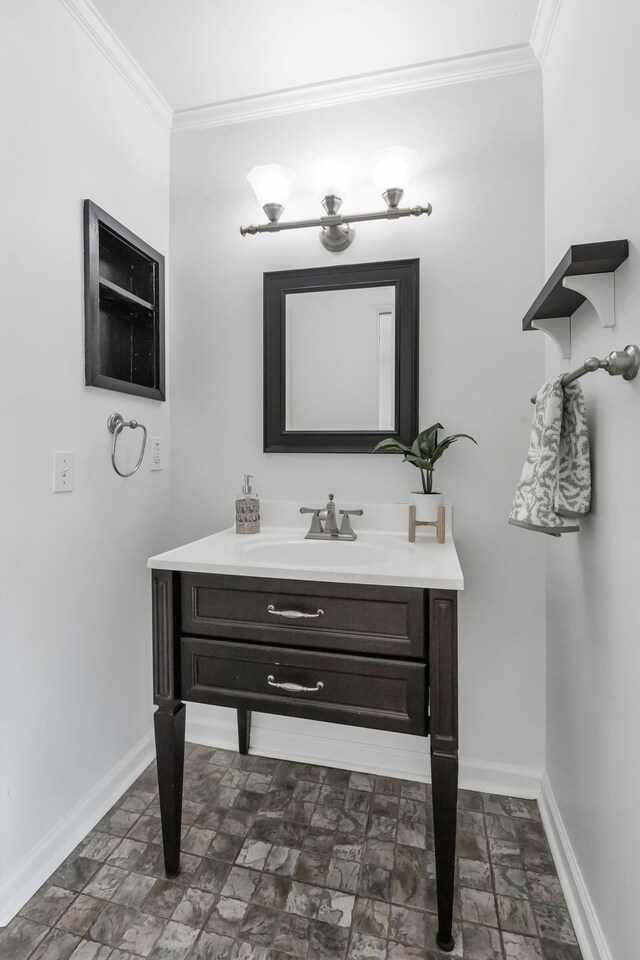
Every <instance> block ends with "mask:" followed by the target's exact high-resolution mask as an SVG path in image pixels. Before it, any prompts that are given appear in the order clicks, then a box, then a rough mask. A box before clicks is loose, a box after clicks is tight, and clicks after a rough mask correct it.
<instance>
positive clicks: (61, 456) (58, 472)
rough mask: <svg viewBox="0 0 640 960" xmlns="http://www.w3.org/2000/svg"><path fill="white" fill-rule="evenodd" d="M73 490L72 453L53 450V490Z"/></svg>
mask: <svg viewBox="0 0 640 960" xmlns="http://www.w3.org/2000/svg"><path fill="white" fill-rule="evenodd" d="M72 490H73V453H71V451H69V450H54V451H53V492H54V493H71V491H72Z"/></svg>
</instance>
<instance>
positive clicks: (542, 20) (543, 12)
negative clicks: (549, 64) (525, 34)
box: [531, 0, 562, 64]
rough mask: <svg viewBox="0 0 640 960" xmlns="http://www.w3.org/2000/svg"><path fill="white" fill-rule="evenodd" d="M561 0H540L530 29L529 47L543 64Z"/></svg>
mask: <svg viewBox="0 0 640 960" xmlns="http://www.w3.org/2000/svg"><path fill="white" fill-rule="evenodd" d="M561 6H562V0H540V2H539V4H538V9H537V10H536V16H535V20H534V21H533V28H532V30H531V49H532V50H533V52H534V54H535V55H536V57H537V58H538V61H539V62H540V64H543V63H544V61H545V57H546V56H547V51H548V49H549V44H550V43H551V37H552V36H553V31H554V28H555V25H556V21H557V19H558V14H559V13H560V7H561Z"/></svg>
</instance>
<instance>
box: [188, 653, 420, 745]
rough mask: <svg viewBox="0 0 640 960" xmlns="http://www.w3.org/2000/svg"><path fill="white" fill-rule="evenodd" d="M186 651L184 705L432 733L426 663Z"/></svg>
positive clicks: (328, 655) (318, 655)
mask: <svg viewBox="0 0 640 960" xmlns="http://www.w3.org/2000/svg"><path fill="white" fill-rule="evenodd" d="M181 647H182V696H183V698H184V699H185V700H193V701H197V702H201V703H213V704H217V705H220V706H226V707H235V708H238V707H240V708H245V709H250V710H259V711H261V712H263V713H278V714H284V715H286V716H298V717H303V718H305V719H309V720H329V721H331V722H333V723H349V724H353V725H355V726H361V727H374V728H377V729H382V730H397V731H399V732H401V733H414V734H418V735H420V734H425V733H426V713H427V704H426V666H425V665H424V664H419V663H409V662H406V661H405V662H403V661H398V660H382V659H376V658H373V657H362V656H360V657H351V656H345V655H344V654H343V655H340V654H326V653H316V652H315V651H308V650H299V649H297V650H296V649H291V648H286V647H269V646H261V645H256V644H249V643H231V642H229V641H225V640H207V639H203V638H198V637H182V639H181ZM278 683H280V684H282V683H286V684H294V685H297V686H299V687H307V688H311V689H309V690H306V691H302V690H292V689H286V688H282V687H277V686H274V684H278Z"/></svg>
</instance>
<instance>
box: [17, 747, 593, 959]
mask: <svg viewBox="0 0 640 960" xmlns="http://www.w3.org/2000/svg"><path fill="white" fill-rule="evenodd" d="M430 803H431V798H430V789H429V787H428V786H427V785H424V784H419V783H413V782H409V781H405V780H395V779H391V778H388V777H376V776H372V775H370V774H365V773H350V772H349V771H345V770H334V769H328V768H325V767H316V766H311V765H303V764H298V763H289V762H286V761H279V760H273V759H269V758H266V757H255V756H249V757H242V756H240V755H238V754H236V753H233V752H231V751H228V750H215V749H210V748H208V747H201V746H194V745H189V746H188V748H187V759H186V762H185V790H184V817H183V841H182V848H183V851H184V852H183V854H182V872H181V874H180V876H179V878H178V879H177V880H176V881H168V880H166V879H165V878H164V872H163V867H162V853H161V847H160V820H159V809H158V798H157V783H156V774H155V768H154V767H153V766H152V767H150V768H149V769H148V770H147V771H145V773H143V774H142V776H141V777H139V779H138V780H137V782H136V783H135V784H134V785H133V787H131V789H130V790H129V791H128V792H127V793H126V794H125V795H124V796H123V797H122V798H121V799H120V800H119V801H118V803H117V804H116V805H115V806H114V807H113V808H112V810H111V811H110V812H109V813H108V814H107V816H105V817H104V819H103V820H102V821H101V822H100V823H99V824H98V825H97V826H96V827H95V829H94V830H92V831H91V833H90V834H89V835H88V836H87V837H86V838H85V839H84V840H83V841H82V843H81V844H80V845H79V846H78V847H77V848H76V850H74V851H73V853H72V854H71V855H70V856H69V857H68V859H67V860H66V861H65V862H64V863H63V864H62V866H61V867H60V868H59V869H58V870H56V872H55V873H54V874H53V876H51V877H50V878H49V880H48V881H47V883H46V884H44V886H43V887H41V889H40V890H39V891H38V892H37V893H36V894H35V896H34V897H33V898H32V899H31V900H30V902H29V903H28V904H26V906H25V907H24V908H23V909H22V910H21V911H20V914H19V916H17V917H16V918H15V919H14V920H12V921H11V923H10V924H9V925H8V926H7V927H5V928H4V929H1V930H0V957H1V958H2V960H70V958H71V960H139V958H148V960H299V958H306V960H434V958H438V957H439V958H441V960H442V958H443V957H446V956H453V957H464V958H466V960H503V958H504V960H580V957H581V955H580V951H579V949H578V947H577V945H576V940H575V936H574V932H573V928H572V925H571V920H570V919H569V914H568V913H567V909H566V906H565V902H564V898H563V895H562V891H561V889H560V885H559V883H558V879H557V876H556V872H555V868H554V865H553V860H552V859H551V854H550V851H549V847H548V845H547V841H546V838H545V835H544V831H543V828H542V825H541V823H540V819H539V816H538V810H537V806H536V804H535V803H533V802H531V801H525V800H516V799H512V798H509V797H498V796H490V795H488V794H481V793H471V792H469V791H461V792H460V799H459V823H458V830H459V833H458V848H457V855H458V859H457V864H458V874H457V876H458V883H457V891H456V903H455V914H454V915H455V928H454V934H455V938H456V946H455V949H454V952H453V954H444V953H441V952H440V951H438V950H437V949H436V948H435V941H434V936H435V931H436V917H435V910H436V889H435V879H434V856H433V833H432V830H433V828H432V816H431V806H430Z"/></svg>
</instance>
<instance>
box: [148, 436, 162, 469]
mask: <svg viewBox="0 0 640 960" xmlns="http://www.w3.org/2000/svg"><path fill="white" fill-rule="evenodd" d="M163 467H164V443H163V440H162V437H149V470H162V468H163Z"/></svg>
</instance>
